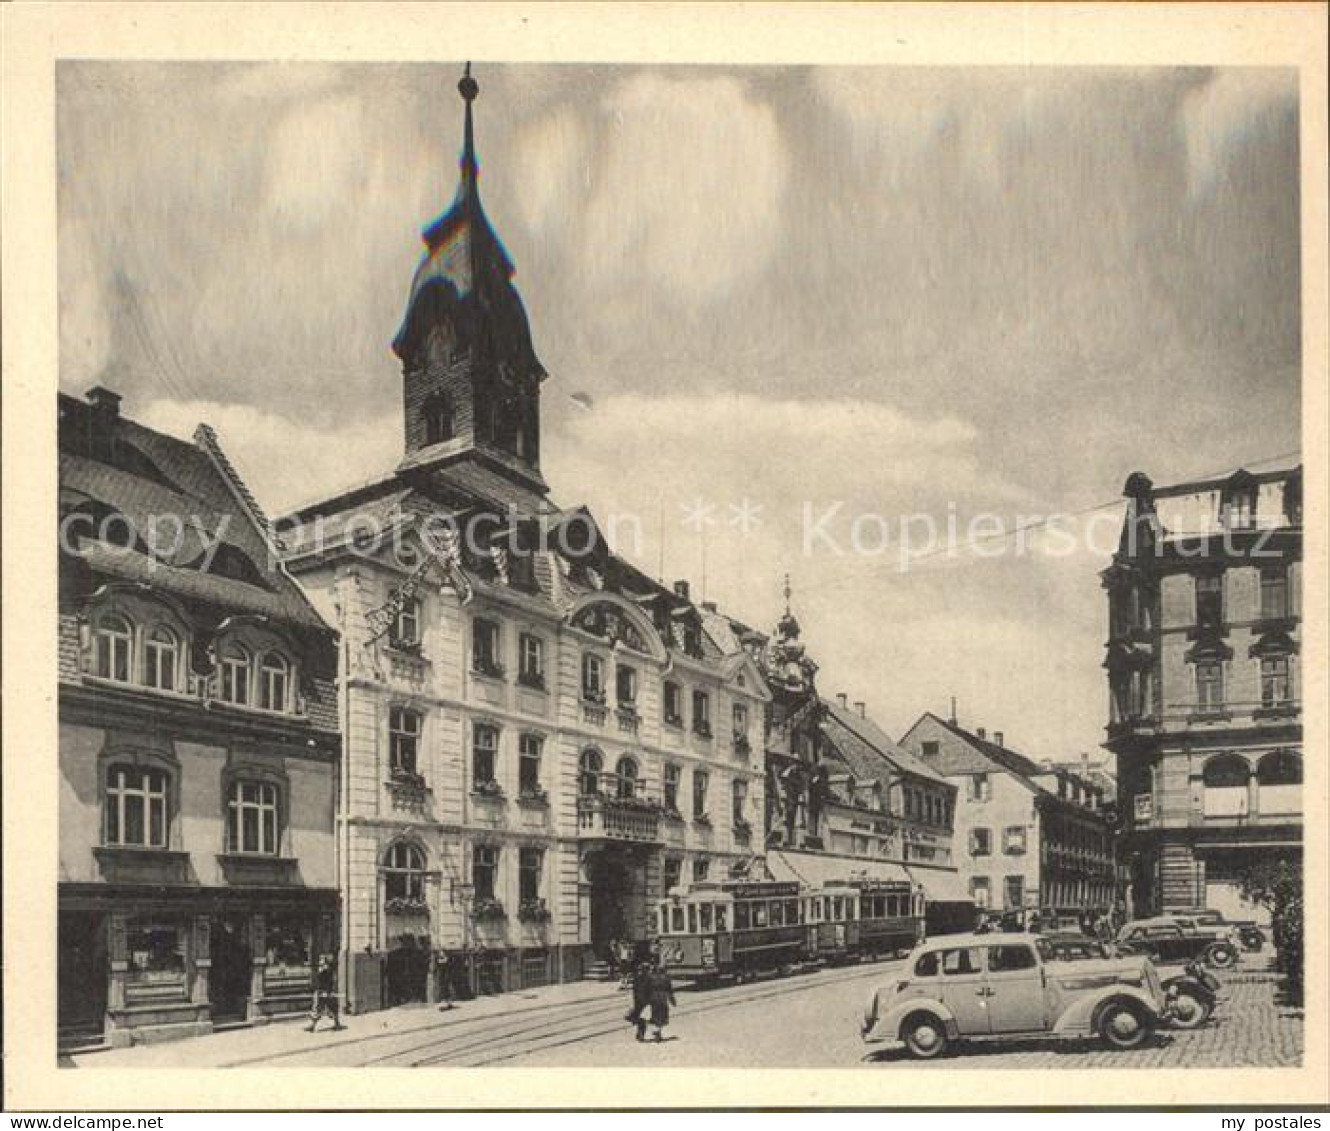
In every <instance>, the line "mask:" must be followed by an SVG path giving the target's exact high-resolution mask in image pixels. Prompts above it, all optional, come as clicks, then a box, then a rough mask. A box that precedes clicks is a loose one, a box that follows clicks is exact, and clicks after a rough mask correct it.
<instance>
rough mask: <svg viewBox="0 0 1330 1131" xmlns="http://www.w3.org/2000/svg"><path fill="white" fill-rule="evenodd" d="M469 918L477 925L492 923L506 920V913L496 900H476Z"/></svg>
mask: <svg viewBox="0 0 1330 1131" xmlns="http://www.w3.org/2000/svg"><path fill="white" fill-rule="evenodd" d="M471 918H472V919H474V920H475V921H476V922H477V923H485V922H493V921H494V920H497V919H506V918H508V912H507V911H505V910H504V909H503V904H502V903H500V902H499V901H498V900H497V899H477V900H476V902H475V904H474V905H473V906H472V908H471Z"/></svg>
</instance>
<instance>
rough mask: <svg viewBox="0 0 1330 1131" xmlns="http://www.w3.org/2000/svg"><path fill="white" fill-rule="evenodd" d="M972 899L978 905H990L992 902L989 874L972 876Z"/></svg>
mask: <svg viewBox="0 0 1330 1131" xmlns="http://www.w3.org/2000/svg"><path fill="white" fill-rule="evenodd" d="M970 899H971V900H972V901H973V902H974V905H975V906H976V907H988V906H989V903H990V902H991V895H990V893H989V886H988V877H987V876H971V877H970Z"/></svg>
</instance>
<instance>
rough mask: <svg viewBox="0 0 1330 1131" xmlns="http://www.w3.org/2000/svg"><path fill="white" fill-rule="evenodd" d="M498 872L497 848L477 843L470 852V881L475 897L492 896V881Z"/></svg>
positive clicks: (484, 897)
mask: <svg viewBox="0 0 1330 1131" xmlns="http://www.w3.org/2000/svg"><path fill="white" fill-rule="evenodd" d="M498 872H499V850H498V849H497V848H495V847H494V846H493V845H490V844H478V845H476V847H475V848H474V849H473V850H472V853H471V883H472V885H473V886H474V888H475V898H476V899H493V898H494V881H495V878H496V877H497V876H498Z"/></svg>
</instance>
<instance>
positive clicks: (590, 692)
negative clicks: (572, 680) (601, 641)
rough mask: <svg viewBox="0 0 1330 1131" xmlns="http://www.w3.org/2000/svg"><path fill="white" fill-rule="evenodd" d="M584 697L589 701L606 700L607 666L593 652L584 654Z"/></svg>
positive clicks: (601, 701)
mask: <svg viewBox="0 0 1330 1131" xmlns="http://www.w3.org/2000/svg"><path fill="white" fill-rule="evenodd" d="M582 698H583V699H585V700H586V701H587V702H588V703H604V702H605V666H604V664H603V663H601V659H600V657H599V656H597V655H595V654H594V653H592V652H587V653H585V654H584V655H583V656H582Z"/></svg>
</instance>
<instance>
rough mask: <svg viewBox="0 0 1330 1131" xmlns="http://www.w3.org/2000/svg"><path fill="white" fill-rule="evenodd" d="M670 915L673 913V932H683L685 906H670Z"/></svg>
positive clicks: (671, 928) (671, 921) (677, 933)
mask: <svg viewBox="0 0 1330 1131" xmlns="http://www.w3.org/2000/svg"><path fill="white" fill-rule="evenodd" d="M670 915H671V920H670V931H671V933H673V934H676V935H681V934H683V908H682V907H672V908H670Z"/></svg>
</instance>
